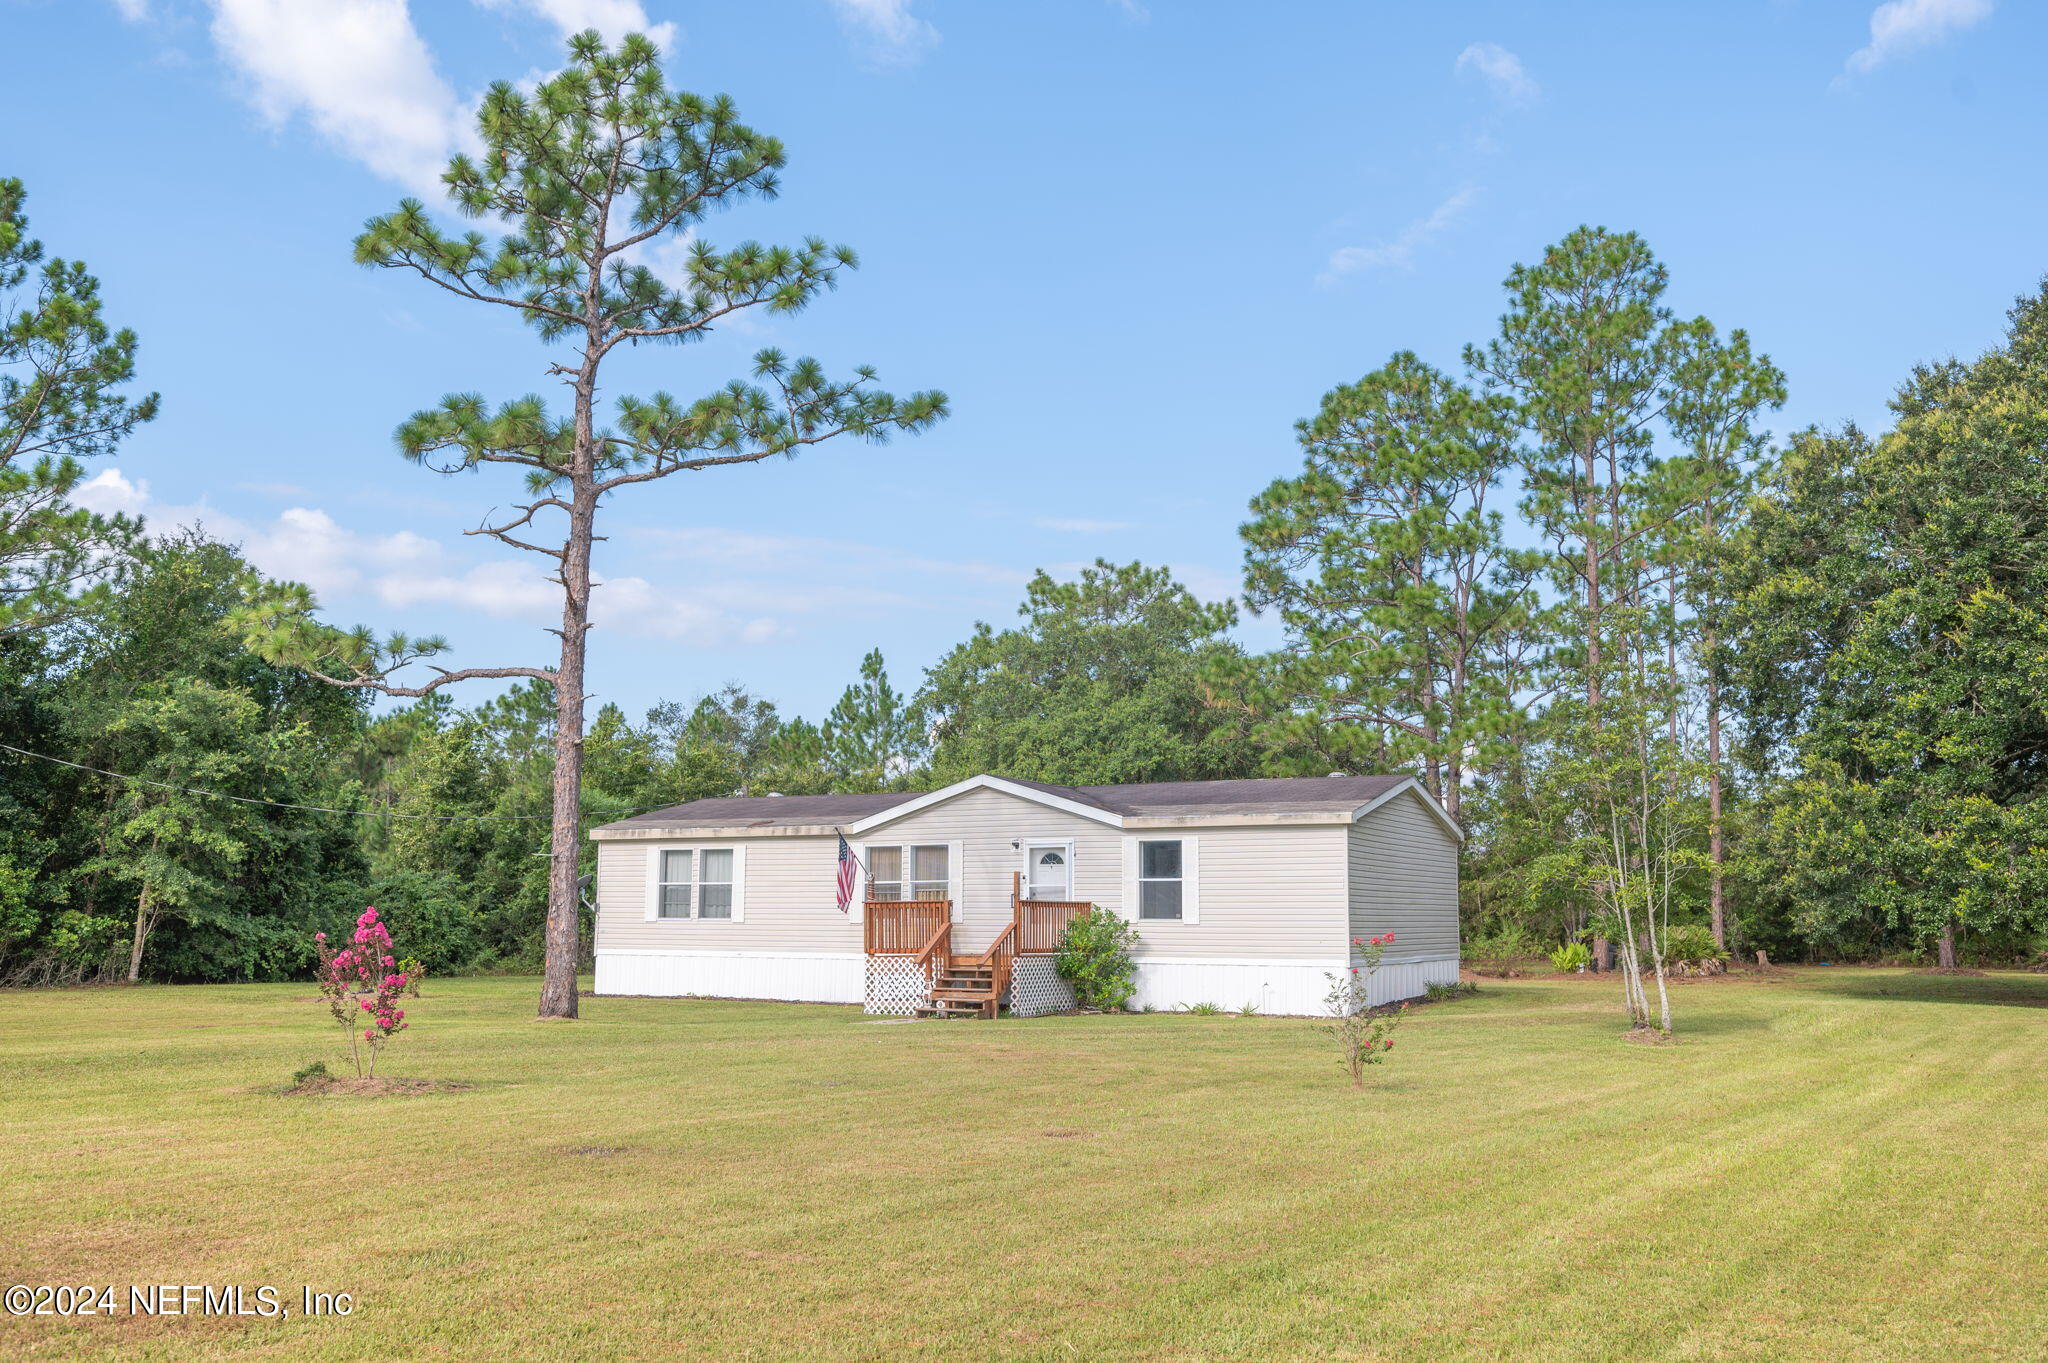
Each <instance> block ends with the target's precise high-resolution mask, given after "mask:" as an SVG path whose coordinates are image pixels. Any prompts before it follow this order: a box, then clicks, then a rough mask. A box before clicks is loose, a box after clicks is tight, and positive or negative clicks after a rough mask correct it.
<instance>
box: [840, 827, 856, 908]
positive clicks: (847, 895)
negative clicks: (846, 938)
mask: <svg viewBox="0 0 2048 1363" xmlns="http://www.w3.org/2000/svg"><path fill="white" fill-rule="evenodd" d="M859 865H860V861H859V859H858V858H856V857H855V856H854V855H853V848H852V847H851V846H849V845H848V844H847V841H846V835H845V834H844V833H841V834H840V835H839V911H840V912H841V913H845V912H846V909H847V906H848V905H849V904H851V903H853V872H854V869H855V868H856V867H858V866H859Z"/></svg>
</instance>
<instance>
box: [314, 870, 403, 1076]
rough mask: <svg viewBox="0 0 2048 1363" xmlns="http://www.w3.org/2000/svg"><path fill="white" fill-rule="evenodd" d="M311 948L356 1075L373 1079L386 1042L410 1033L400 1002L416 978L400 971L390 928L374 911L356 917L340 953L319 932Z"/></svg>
mask: <svg viewBox="0 0 2048 1363" xmlns="http://www.w3.org/2000/svg"><path fill="white" fill-rule="evenodd" d="M313 949H314V951H315V953H316V954H317V955H318V956H319V959H320V963H319V965H318V967H317V968H316V970H315V975H314V978H315V979H316V980H317V981H318V983H319V986H320V996H321V997H322V998H323V999H325V1000H326V1002H327V1011H328V1012H330V1013H332V1014H333V1015H334V1020H335V1021H336V1022H337V1023H339V1024H341V1029H342V1031H343V1032H345V1033H346V1034H347V1035H348V1049H349V1054H350V1056H351V1057H352V1058H353V1059H354V1060H355V1062H356V1077H357V1078H359V1079H368V1078H371V1077H372V1076H374V1075H375V1074H376V1073H377V1053H378V1052H379V1051H381V1050H382V1049H383V1048H384V1043H385V1042H387V1041H389V1040H391V1038H392V1037H394V1036H396V1035H398V1033H400V1032H402V1031H404V1030H405V1029H406V1025H407V1024H406V1021H405V1009H403V1008H401V1007H399V1001H400V1000H401V999H403V998H404V997H405V992H406V990H407V988H408V987H409V986H410V985H411V984H412V976H411V975H410V974H408V973H407V972H406V971H404V970H403V969H400V968H399V965H398V953H397V951H396V949H395V948H394V947H393V945H392V942H391V933H390V930H389V929H387V928H386V927H385V926H384V924H383V921H382V920H381V919H379V918H378V917H377V910H376V909H375V908H367V909H364V910H363V913H362V916H361V917H360V918H358V919H356V926H355V931H354V932H353V933H351V934H350V935H349V940H348V944H347V945H346V946H343V947H341V948H340V949H339V950H337V949H336V948H335V947H334V946H333V945H332V944H330V943H329V942H328V940H327V934H326V933H324V932H316V933H314V934H313Z"/></svg>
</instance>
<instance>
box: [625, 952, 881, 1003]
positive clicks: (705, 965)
mask: <svg viewBox="0 0 2048 1363" xmlns="http://www.w3.org/2000/svg"><path fill="white" fill-rule="evenodd" d="M866 959H867V958H866V957H864V956H863V955H861V954H860V953H859V952H857V951H847V952H838V951H600V952H598V953H597V991H596V992H598V993H600V994H648V995H656V996H661V997H667V998H680V997H682V996H685V995H694V996H696V997H699V998H713V999H784V1000H787V1001H789V1002H792V1003H859V1002H860V1001H861V999H862V996H863V994H864V992H865V989H864V985H865V982H866V970H865V962H866Z"/></svg>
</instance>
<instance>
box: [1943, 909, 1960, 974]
mask: <svg viewBox="0 0 2048 1363" xmlns="http://www.w3.org/2000/svg"><path fill="white" fill-rule="evenodd" d="M1939 950H1940V961H1941V968H1942V969H1943V970H1954V969H1955V968H1956V920H1955V919H1953V918H1951V919H1949V920H1948V921H1947V922H1946V923H1943V924H1942V925H1941V945H1940V948H1939Z"/></svg>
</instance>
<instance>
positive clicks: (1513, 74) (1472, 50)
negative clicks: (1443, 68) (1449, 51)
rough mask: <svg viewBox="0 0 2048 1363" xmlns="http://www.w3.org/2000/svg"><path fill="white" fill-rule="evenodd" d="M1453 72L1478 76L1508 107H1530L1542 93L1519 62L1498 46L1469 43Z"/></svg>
mask: <svg viewBox="0 0 2048 1363" xmlns="http://www.w3.org/2000/svg"><path fill="white" fill-rule="evenodd" d="M1454 69H1455V70H1458V71H1476V72H1478V73H1479V74H1480V76H1482V77H1483V78H1484V79H1485V81H1486V83H1487V84H1488V85H1490V86H1492V87H1493V93H1494V94H1495V95H1496V96H1497V97H1498V98H1500V99H1502V100H1505V101H1506V102H1507V103H1509V104H1532V103H1534V102H1535V101H1536V99H1537V98H1538V97H1539V96H1540V95H1542V93H1543V91H1542V89H1541V88H1540V87H1539V86H1538V85H1537V84H1536V82H1535V81H1534V80H1532V79H1531V78H1530V76H1529V73H1528V71H1526V70H1524V69H1523V67H1522V59H1521V58H1520V57H1517V56H1516V55H1515V54H1514V53H1512V52H1510V51H1508V50H1507V49H1506V48H1504V47H1502V46H1501V45H1500V44H1499V43H1473V44H1472V45H1471V46H1470V47H1468V48H1466V49H1465V50H1464V51H1463V52H1460V53H1459V54H1458V61H1457V64H1456V66H1455V68H1454Z"/></svg>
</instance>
